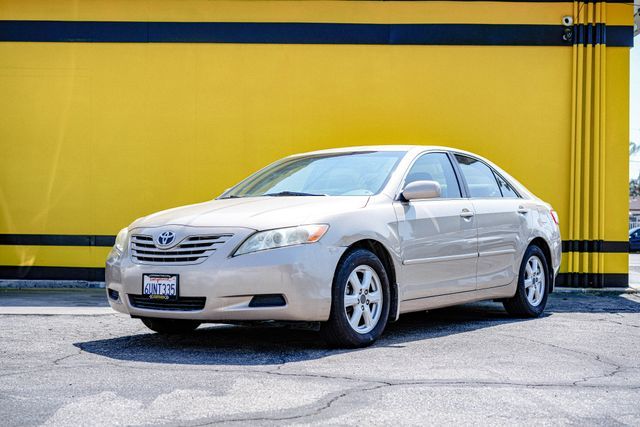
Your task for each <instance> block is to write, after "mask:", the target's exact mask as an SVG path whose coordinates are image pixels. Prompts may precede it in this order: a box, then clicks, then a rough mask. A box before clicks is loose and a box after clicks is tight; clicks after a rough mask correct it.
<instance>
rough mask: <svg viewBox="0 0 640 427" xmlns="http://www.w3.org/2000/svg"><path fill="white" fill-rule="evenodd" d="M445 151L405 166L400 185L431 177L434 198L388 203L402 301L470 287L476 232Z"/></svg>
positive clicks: (473, 284)
mask: <svg viewBox="0 0 640 427" xmlns="http://www.w3.org/2000/svg"><path fill="white" fill-rule="evenodd" d="M458 178H459V177H458V176H457V175H456V172H455V170H454V167H453V164H452V162H451V158H450V156H449V155H448V154H447V153H445V152H431V153H426V154H423V155H422V156H420V157H419V158H418V159H417V160H416V161H415V162H414V164H413V165H412V166H411V168H410V169H409V172H408V173H407V176H406V178H405V180H404V184H403V186H402V187H403V188H404V186H406V185H407V184H409V183H411V182H414V181H421V180H430V181H437V182H438V183H439V184H440V187H441V189H442V194H441V197H440V198H435V199H425V200H411V201H408V202H407V201H401V200H397V201H396V202H394V209H395V211H396V216H397V218H398V232H399V235H400V240H401V243H400V244H401V253H402V264H403V267H402V268H403V272H402V273H403V283H404V289H405V290H404V295H403V299H404V300H415V299H420V298H424V297H429V296H435V295H444V294H450V293H457V292H466V291H473V290H475V288H476V261H477V256H478V252H477V237H476V226H475V218H474V213H473V206H472V205H471V202H470V201H469V200H467V199H463V198H462V194H463V193H462V190H461V187H460V183H459V180H458Z"/></svg>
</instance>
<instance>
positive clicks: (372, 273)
mask: <svg viewBox="0 0 640 427" xmlns="http://www.w3.org/2000/svg"><path fill="white" fill-rule="evenodd" d="M389 302H390V292H389V279H388V276H387V273H386V271H385V269H384V266H383V265H382V262H380V259H379V258H378V257H377V256H376V255H375V254H373V253H372V252H370V251H368V250H365V249H357V250H355V251H353V252H351V253H350V254H348V255H347V256H346V257H345V258H344V259H343V260H342V261H341V262H340V265H339V266H338V268H337V269H336V275H335V277H334V280H333V292H332V299H331V314H330V317H329V321H327V322H325V323H323V324H322V327H321V329H320V331H321V333H322V335H323V337H324V339H325V340H326V341H327V342H328V343H329V344H331V345H333V346H336V347H346V348H357V347H365V346H367V345H370V344H372V343H373V342H374V341H375V340H376V339H378V337H379V336H380V335H381V334H382V332H383V331H384V328H385V326H386V324H387V319H388V318H389V306H390V304H389Z"/></svg>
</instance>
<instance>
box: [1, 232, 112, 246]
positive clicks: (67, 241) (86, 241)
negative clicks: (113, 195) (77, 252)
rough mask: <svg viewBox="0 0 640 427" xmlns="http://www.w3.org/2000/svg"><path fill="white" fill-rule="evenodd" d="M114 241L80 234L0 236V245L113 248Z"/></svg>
mask: <svg viewBox="0 0 640 427" xmlns="http://www.w3.org/2000/svg"><path fill="white" fill-rule="evenodd" d="M115 241H116V237H115V236H88V235H80V234H0V245H32V246H103V247H110V246H113V244H114V243H115Z"/></svg>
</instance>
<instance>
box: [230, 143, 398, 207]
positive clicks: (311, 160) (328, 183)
mask: <svg viewBox="0 0 640 427" xmlns="http://www.w3.org/2000/svg"><path fill="white" fill-rule="evenodd" d="M405 154H406V153H405V152H402V151H366V152H351V153H333V154H318V155H311V156H304V157H295V158H292V159H285V160H282V161H280V162H276V163H274V164H272V165H270V166H267V167H266V168H265V169H263V170H262V171H260V172H257V173H255V174H253V175H252V176H250V177H249V178H247V179H246V180H244V181H242V182H241V183H240V184H238V185H236V186H235V187H233V188H232V189H231V190H229V191H227V192H226V193H225V194H223V195H222V196H221V198H235V197H258V196H307V195H309V196H369V195H372V194H377V193H379V192H380V191H382V189H383V188H384V186H385V184H386V183H387V180H388V179H389V177H390V175H391V173H392V172H393V171H394V169H395V168H396V166H397V165H398V162H399V161H400V160H401V159H402V157H404V155H405Z"/></svg>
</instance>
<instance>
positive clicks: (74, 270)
mask: <svg viewBox="0 0 640 427" xmlns="http://www.w3.org/2000/svg"><path fill="white" fill-rule="evenodd" d="M0 279H4V280H82V281H87V282H104V268H97V267H95V268H94V267H39V266H13V265H0Z"/></svg>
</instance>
